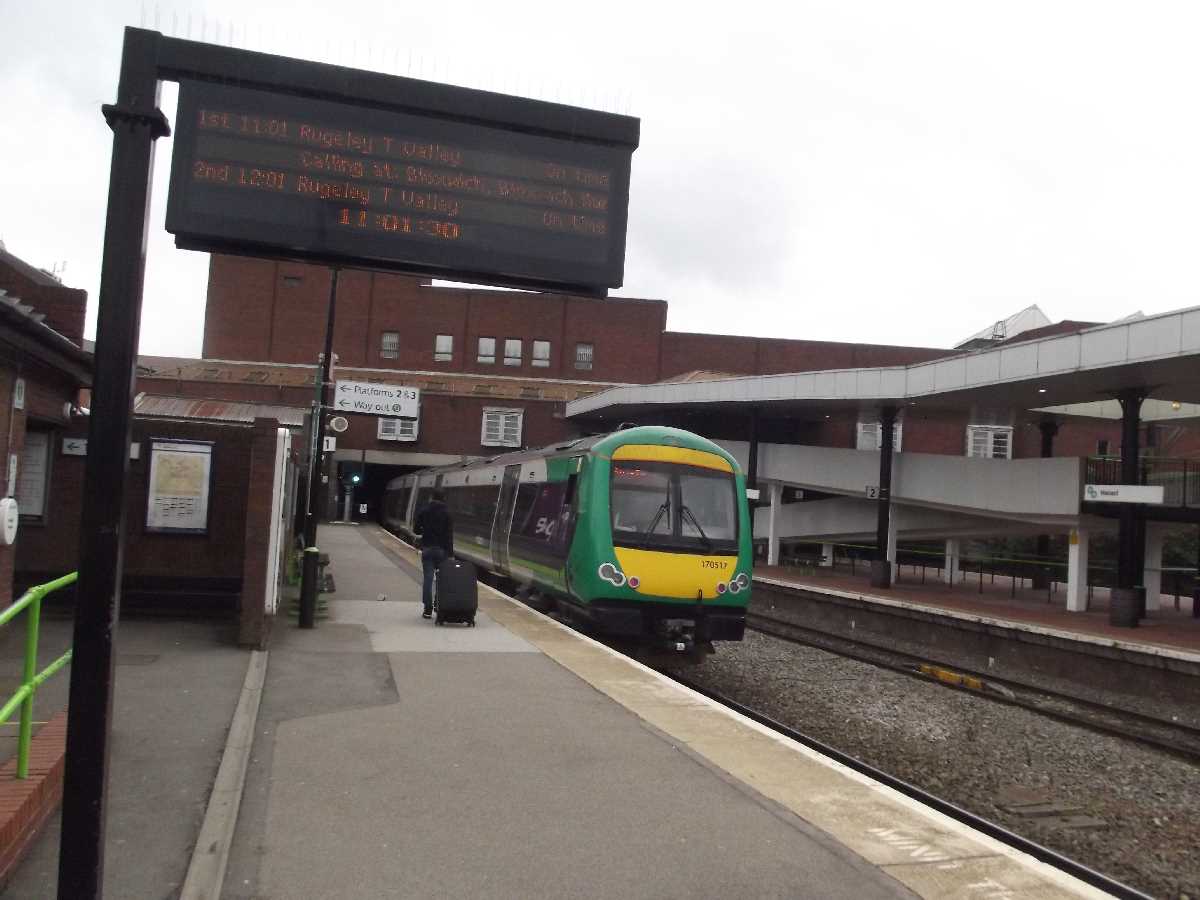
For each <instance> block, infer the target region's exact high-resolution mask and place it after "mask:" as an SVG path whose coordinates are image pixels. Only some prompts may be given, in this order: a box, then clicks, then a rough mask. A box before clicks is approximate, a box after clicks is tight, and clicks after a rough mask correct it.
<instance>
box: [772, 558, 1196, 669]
mask: <svg viewBox="0 0 1200 900" xmlns="http://www.w3.org/2000/svg"><path fill="white" fill-rule="evenodd" d="M754 577H755V578H756V579H761V580H762V581H763V583H765V584H772V583H774V584H779V585H790V586H793V587H798V588H804V589H808V590H813V591H821V592H827V593H830V594H845V595H849V596H853V597H856V598H859V599H862V600H864V601H868V602H877V603H882V604H893V605H901V606H911V607H913V608H917V609H922V610H925V611H928V612H932V613H939V612H940V613H944V614H946V615H950V616H955V615H963V616H970V617H982V618H984V619H988V620H994V621H996V622H998V623H1002V624H1004V625H1006V626H1009V627H1013V628H1017V629H1023V630H1037V631H1041V632H1045V631H1052V632H1054V633H1056V634H1058V635H1061V636H1063V637H1067V638H1077V639H1080V640H1084V641H1088V640H1098V641H1101V642H1103V643H1105V644H1112V643H1117V644H1121V645H1128V646H1129V647H1131V648H1133V649H1137V648H1142V649H1144V650H1146V651H1147V652H1154V651H1155V649H1156V648H1157V649H1169V650H1172V651H1182V652H1183V653H1184V654H1185V655H1186V656H1188V657H1193V656H1194V658H1195V661H1196V662H1198V663H1200V618H1194V617H1193V616H1192V602H1193V601H1192V598H1191V597H1188V596H1181V597H1179V598H1178V608H1177V607H1176V598H1175V596H1174V595H1171V594H1163V595H1161V598H1160V608H1159V609H1157V610H1153V611H1151V612H1150V613H1149V614H1148V615H1147V617H1146V618H1144V619H1142V620H1141V621H1140V622H1139V623H1138V627H1137V628H1121V627H1118V626H1115V625H1110V624H1109V623H1108V590H1107V589H1105V588H1095V589H1094V590H1093V592H1092V597H1091V599H1090V601H1089V604H1088V609H1087V610H1086V611H1085V612H1070V611H1068V610H1067V609H1066V595H1065V590H1064V588H1063V586H1062V585H1060V586H1059V590H1058V591H1057V592H1048V591H1047V590H1046V589H1044V588H1042V589H1036V590H1035V589H1032V588H1029V587H1025V586H1024V585H1027V584H1028V581H1024V582H1020V581H1018V585H1017V586H1016V589H1015V590H1014V589H1013V585H1012V582H1011V580H1010V579H1009V578H1008V577H1006V576H996V577H995V579H994V580H993V578H992V577H991V576H990V575H984V576H983V584H982V585H980V584H979V577H978V576H977V575H974V574H967V575H966V576H965V577H962V576H960V578H959V580H958V581H956V583H955V584H954V585H948V584H944V583H942V582H941V581H939V580H938V577H939V571H938V570H930V571H929V573H928V575H927V577H926V578H925V579H924V581H922V579H921V576H920V573H919V569H915V568H911V567H907V566H905V567H902V569H901V572H900V578H899V580H898V581H897V582H896V583H895V584H893V585H892V586H891V587H890V588H887V589H883V590H881V589H878V588H873V587H872V586H871V582H870V573H869V572H868V571H866V570H865V569H864V568H862V567H860V568H859V571H858V572H857V573H851V572H849V571H847V570H845V569H836V570H835V569H831V568H820V567H815V568H811V569H799V568H794V567H790V566H763V565H756V566H755V567H754Z"/></svg>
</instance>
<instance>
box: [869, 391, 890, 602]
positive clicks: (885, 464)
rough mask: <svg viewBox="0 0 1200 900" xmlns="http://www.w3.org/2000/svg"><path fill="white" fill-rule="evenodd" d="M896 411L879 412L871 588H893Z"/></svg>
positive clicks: (884, 408) (884, 410)
mask: <svg viewBox="0 0 1200 900" xmlns="http://www.w3.org/2000/svg"><path fill="white" fill-rule="evenodd" d="M895 426H896V407H894V406H885V407H883V408H882V409H881V410H880V411H879V501H878V504H877V506H878V519H877V526H876V530H875V561H874V562H873V563H872V564H871V586H872V587H879V588H886V587H891V584H892V561H891V560H890V559H888V552H887V551H888V531H889V529H890V528H891V518H892V451H893V448H894V447H895V446H896V440H895Z"/></svg>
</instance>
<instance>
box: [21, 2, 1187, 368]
mask: <svg viewBox="0 0 1200 900" xmlns="http://www.w3.org/2000/svg"><path fill="white" fill-rule="evenodd" d="M156 17H157V27H158V29H159V30H160V31H163V32H165V33H168V34H175V35H177V36H180V37H188V36H189V22H190V37H192V38H193V39H200V38H201V36H202V35H201V28H202V27H203V28H204V29H205V31H204V36H205V37H206V39H208V40H213V39H214V37H215V36H216V35H215V33H214V32H215V28H216V26H217V24H218V23H219V28H220V32H219V38H218V39H219V41H220V42H221V43H229V42H230V27H231V26H232V29H233V40H232V43H233V44H234V45H235V46H240V47H247V48H249V49H254V50H266V51H268V52H279V53H283V52H287V53H289V55H294V56H299V57H302V58H307V59H318V60H322V61H326V62H334V63H338V64H342V65H353V66H357V67H359V68H367V69H377V70H380V71H388V72H393V73H395V74H408V75H414V76H416V77H423V78H429V79H432V80H438V81H450V82H453V83H457V84H464V85H467V86H470V87H481V88H486V89H489V90H500V91H504V92H508V93H517V94H523V95H526V96H532V97H538V98H543V99H549V100H558V101H562V102H569V103H576V104H578V105H584V106H595V107H597V108H602V109H609V110H613V111H617V112H629V113H632V114H633V115H636V116H638V117H640V118H641V120H642V142H641V147H640V148H639V149H638V150H637V151H636V152H635V154H634V157H633V179H632V185H631V191H630V215H629V238H628V249H627V254H626V276H625V287H624V288H622V289H621V291H620V292H619V293H620V294H623V295H628V296H642V297H659V298H663V299H666V300H668V301H669V302H670V318H669V323H668V324H669V327H671V328H672V329H675V330H682V331H709V332H721V333H729V334H753V335H763V336H773V337H793V338H809V339H822V340H843V341H863V342H878V343H901V344H917V345H925V346H949V345H950V344H952V343H955V342H957V341H959V340H961V339H963V338H965V337H967V336H968V335H969V334H971V333H972V332H975V331H977V330H979V329H980V328H983V327H985V326H986V325H988V324H989V323H990V322H993V321H995V320H996V319H1000V318H1003V317H1005V316H1007V315H1009V314H1011V313H1013V312H1015V311H1016V310H1018V309H1020V308H1022V307H1024V306H1027V305H1029V304H1030V303H1038V304H1039V305H1041V307H1042V308H1043V309H1044V310H1045V311H1046V312H1047V314H1048V315H1049V316H1050V317H1051V319H1054V320H1058V319H1065V318H1071V319H1088V320H1093V321H1109V320H1112V319H1115V318H1119V317H1121V316H1124V315H1127V314H1129V313H1131V312H1133V311H1135V310H1139V309H1140V310H1143V311H1145V312H1147V313H1151V312H1162V311H1166V310H1169V309H1175V308H1178V307H1182V306H1191V305H1196V304H1200V266H1197V265H1196V259H1197V254H1196V248H1197V246H1198V245H1200V165H1198V163H1197V161H1198V160H1200V115H1197V112H1196V100H1195V95H1196V86H1197V85H1200V53H1197V52H1196V50H1195V46H1194V45H1195V36H1196V34H1197V33H1200V29H1198V27H1197V26H1198V25H1200V6H1198V5H1197V4H1194V3H1156V2H1147V3H1139V4H1133V3H1110V2H1097V0H1088V2H1054V0H1039V2H1023V0H1015V2H1014V0H1009V2H1006V3H1003V4H999V3H986V4H985V3H980V2H968V0H950V2H920V0H908V2H904V3H896V2H891V0H879V2H873V0H872V2H868V0H859V2H855V0H831V2H811V0H797V2H791V3H787V4H779V5H775V4H766V3H755V2H742V3H739V4H734V5H728V4H723V5H721V6H719V7H718V6H715V5H713V6H706V5H700V4H695V3H670V4H667V3H652V2H647V0H641V2H636V3H633V2H624V0H620V2H615V0H605V2H602V3H595V4H579V3H565V2H562V0H558V2H555V3H525V2H521V0H511V2H504V3H497V2H495V0H487V2H475V0H460V2H457V3H454V4H417V3H395V2H379V0H359V2H357V3H354V4H330V3H328V2H322V3H312V2H308V0H287V2H247V0H241V2H228V0H214V2H210V3H207V4H204V5H195V6H188V5H184V4H169V3H166V2H160V3H158V4H154V3H153V2H148V3H145V4H142V3H141V2H126V0H100V2H96V0H91V2H82V0H57V2H56V0H46V2H43V3H29V2H23V0H0V22H2V23H3V28H4V31H5V34H6V40H5V48H4V53H3V54H2V55H0V97H2V98H3V111H4V117H5V119H6V125H5V127H4V129H3V131H2V132H0V135H2V136H0V240H3V241H4V243H5V244H6V245H7V248H8V250H9V251H10V252H12V253H15V254H16V255H18V256H20V257H21V258H23V259H25V260H26V261H28V262H30V263H32V264H34V265H37V266H40V267H43V268H46V269H50V268H51V267H52V266H54V265H55V264H60V265H61V263H62V262H63V261H66V262H67V264H68V266H67V270H66V273H65V277H64V281H65V283H67V284H69V285H71V286H73V287H82V288H85V289H86V290H87V291H88V294H89V298H90V300H91V306H90V308H89V314H88V334H89V336H91V335H92V334H93V332H94V321H95V306H94V304H95V298H96V295H97V291H98V288H99V271H100V253H101V244H102V239H103V230H104V214H105V203H106V197H107V189H108V167H109V161H110V152H111V137H110V133H109V132H108V129H107V127H106V126H105V124H104V121H103V119H102V117H101V115H100V105H101V104H102V103H109V102H112V101H113V100H114V99H115V95H116V75H117V69H118V64H119V57H120V42H121V30H122V27H123V26H124V25H142V24H144V25H145V26H147V27H155V18H156ZM410 60H411V61H410ZM162 108H163V111H164V112H165V113H166V114H167V116H168V118H169V119H171V120H172V122H173V121H174V112H175V91H174V86H173V85H169V84H168V85H164V89H163V107H162ZM170 151H171V142H170V140H164V141H160V142H159V146H158V155H157V166H156V176H155V185H154V195H153V206H152V218H151V226H150V242H149V250H148V258H147V268H146V294H145V306H144V311H143V316H142V344H141V346H142V352H144V353H155V354H171V355H198V354H199V351H200V341H201V332H202V328H203V318H204V294H205V282H206V274H207V256H205V255H202V254H197V253H188V252H184V251H179V250H176V249H175V248H174V245H173V239H172V238H171V236H170V235H168V234H167V233H166V232H165V231H163V227H162V226H163V217H164V209H165V205H166V190H167V178H166V176H167V172H168V166H169V160H170Z"/></svg>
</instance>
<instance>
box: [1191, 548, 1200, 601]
mask: <svg viewBox="0 0 1200 900" xmlns="http://www.w3.org/2000/svg"><path fill="white" fill-rule="evenodd" d="M1192 618H1193V619H1200V527H1197V529H1196V580H1195V581H1194V582H1192Z"/></svg>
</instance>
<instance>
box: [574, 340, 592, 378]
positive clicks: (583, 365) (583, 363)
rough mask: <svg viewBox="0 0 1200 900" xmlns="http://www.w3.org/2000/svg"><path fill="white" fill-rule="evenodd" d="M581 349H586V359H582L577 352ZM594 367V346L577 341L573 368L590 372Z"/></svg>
mask: <svg viewBox="0 0 1200 900" xmlns="http://www.w3.org/2000/svg"><path fill="white" fill-rule="evenodd" d="M583 347H587V348H588V351H587V359H583V358H582V354H581V353H580V352H579V351H580V349H582V348H583ZM595 365H596V345H595V344H590V343H588V342H587V341H579V342H578V343H576V344H575V368H576V369H579V370H581V371H585V372H590V371H591V370H592V368H593V367H594V366H595Z"/></svg>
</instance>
